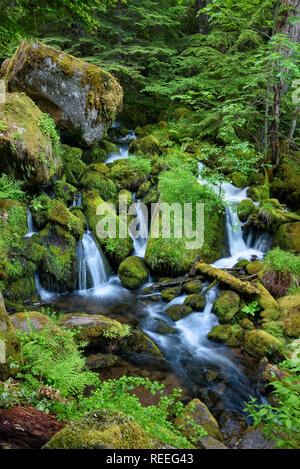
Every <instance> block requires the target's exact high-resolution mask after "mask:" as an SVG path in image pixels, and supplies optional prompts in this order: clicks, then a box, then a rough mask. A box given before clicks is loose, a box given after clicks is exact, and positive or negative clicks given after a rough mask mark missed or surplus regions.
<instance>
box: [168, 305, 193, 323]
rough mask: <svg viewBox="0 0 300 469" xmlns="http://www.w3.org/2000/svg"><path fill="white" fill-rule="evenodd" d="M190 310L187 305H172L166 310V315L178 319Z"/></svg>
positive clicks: (186, 314)
mask: <svg viewBox="0 0 300 469" xmlns="http://www.w3.org/2000/svg"><path fill="white" fill-rule="evenodd" d="M191 312H192V308H191V307H190V306H188V305H174V306H170V307H169V308H168V309H167V310H166V315H167V316H170V318H171V319H173V321H179V320H180V319H183V318H185V317H186V316H188V315H189V314H191Z"/></svg>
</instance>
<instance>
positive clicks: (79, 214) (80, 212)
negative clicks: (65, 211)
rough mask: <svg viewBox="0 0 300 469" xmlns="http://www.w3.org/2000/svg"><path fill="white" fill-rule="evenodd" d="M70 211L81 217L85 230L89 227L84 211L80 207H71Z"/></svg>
mask: <svg viewBox="0 0 300 469" xmlns="http://www.w3.org/2000/svg"><path fill="white" fill-rule="evenodd" d="M70 211H71V212H72V214H73V215H75V217H77V218H79V220H80V221H81V223H82V226H83V228H84V230H85V229H86V228H87V221H86V218H85V215H84V213H83V211H82V210H81V209H80V208H78V207H74V208H71V209H70Z"/></svg>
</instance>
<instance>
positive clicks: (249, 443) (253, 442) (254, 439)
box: [237, 428, 276, 449]
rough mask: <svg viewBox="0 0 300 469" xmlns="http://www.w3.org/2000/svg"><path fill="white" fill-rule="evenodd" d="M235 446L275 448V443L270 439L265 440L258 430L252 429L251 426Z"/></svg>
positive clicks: (242, 447) (240, 447) (239, 447)
mask: <svg viewBox="0 0 300 469" xmlns="http://www.w3.org/2000/svg"><path fill="white" fill-rule="evenodd" d="M237 448H238V449H276V447H275V444H274V443H273V442H272V441H271V440H266V439H265V438H264V435H263V434H262V433H261V431H260V430H253V429H251V428H250V429H249V430H248V431H247V432H246V433H245V434H244V436H243V437H242V441H241V442H240V444H239V445H238V447H237Z"/></svg>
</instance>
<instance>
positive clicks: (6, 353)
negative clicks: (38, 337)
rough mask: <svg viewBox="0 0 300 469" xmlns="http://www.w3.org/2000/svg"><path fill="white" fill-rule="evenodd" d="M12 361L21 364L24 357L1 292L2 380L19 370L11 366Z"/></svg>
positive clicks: (0, 357)
mask: <svg viewBox="0 0 300 469" xmlns="http://www.w3.org/2000/svg"><path fill="white" fill-rule="evenodd" d="M11 362H13V363H15V364H16V365H18V364H20V365H21V364H22V363H23V357H22V353H21V345H20V342H19V340H18V338H17V336H16V333H15V329H14V326H13V324H12V322H11V319H10V317H9V315H8V313H7V311H6V309H5V305H4V300H3V297H2V295H1V293H0V381H5V380H7V379H8V378H9V377H11V376H14V375H15V374H16V373H17V372H18V371H19V369H18V367H17V366H16V367H14V368H11V367H10V363H11Z"/></svg>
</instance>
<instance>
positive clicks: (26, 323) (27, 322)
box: [10, 311, 50, 332]
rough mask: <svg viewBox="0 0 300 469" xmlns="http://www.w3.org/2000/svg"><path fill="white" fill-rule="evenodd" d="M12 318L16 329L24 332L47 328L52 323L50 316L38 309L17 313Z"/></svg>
mask: <svg viewBox="0 0 300 469" xmlns="http://www.w3.org/2000/svg"><path fill="white" fill-rule="evenodd" d="M10 319H11V322H12V323H13V325H14V327H15V329H18V330H20V331H22V332H31V331H32V330H33V331H37V332H38V331H41V330H43V329H45V328H46V327H47V326H48V325H49V323H50V318H49V316H46V315H45V314H41V313H39V312H37V311H29V312H26V313H24V312H21V313H16V314H13V315H12V316H11V317H10Z"/></svg>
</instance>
